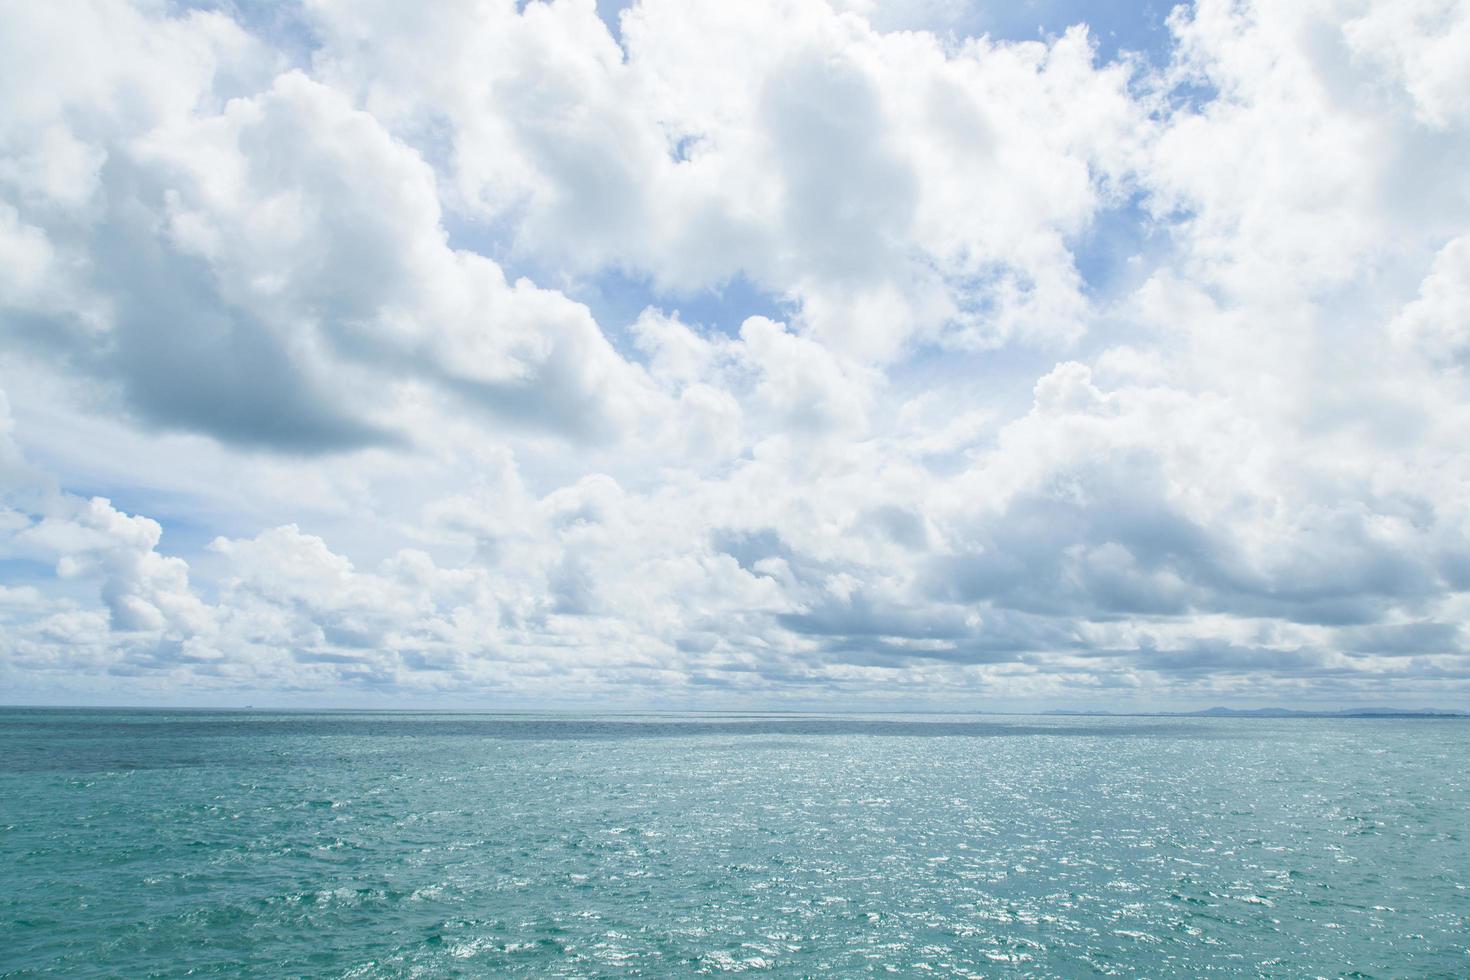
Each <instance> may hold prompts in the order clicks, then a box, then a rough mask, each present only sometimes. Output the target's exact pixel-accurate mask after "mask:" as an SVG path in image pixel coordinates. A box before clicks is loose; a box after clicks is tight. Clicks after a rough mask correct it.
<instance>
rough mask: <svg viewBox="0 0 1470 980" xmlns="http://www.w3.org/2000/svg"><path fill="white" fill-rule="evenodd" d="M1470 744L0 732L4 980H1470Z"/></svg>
mask: <svg viewBox="0 0 1470 980" xmlns="http://www.w3.org/2000/svg"><path fill="white" fill-rule="evenodd" d="M1467 764H1470V722H1466V721H1449V720H1397V719H1385V720H1319V719H1311V720H1302V719H1285V720H1274V721H1264V720H1237V719H1182V720H1163V719H1158V720H1154V719H1097V718H1025V719H1021V718H1017V719H996V718H969V719H966V718H945V719H936V718H917V717H904V718H862V719H858V718H848V717H843V718H819V717H802V718H794V717H750V716H721V717H712V716H697V717H685V718H657V719H650V718H637V719H633V718H600V719H599V718H570V717H533V716H504V715H499V716H496V715H367V714H313V715H306V714H231V713H182V712H180V713H170V712H83V711H51V710H45V711H43V710H13V709H6V710H4V711H0V975H4V976H24V975H30V974H38V973H53V972H54V973H58V974H65V975H77V976H102V975H106V976H129V977H142V976H147V975H156V976H180V975H184V974H185V973H191V972H192V973H194V974H217V975H241V974H248V975H259V976H502V975H534V976H624V975H626V976H636V975H643V976H664V975H672V976H679V975H690V974H699V973H723V972H727V971H770V972H773V973H776V974H780V975H786V976H818V975H825V976H854V975H865V974H871V973H897V974H900V975H905V976H987V977H988V976H1062V977H1076V976H1089V975H1126V976H1258V975H1260V976H1282V977H1305V976H1313V975H1322V976H1338V975H1355V976H1385V977H1387V976H1393V977H1402V976H1446V977H1451V976H1459V977H1463V976H1467V975H1470V844H1467V833H1470V777H1467V775H1466V773H1467Z"/></svg>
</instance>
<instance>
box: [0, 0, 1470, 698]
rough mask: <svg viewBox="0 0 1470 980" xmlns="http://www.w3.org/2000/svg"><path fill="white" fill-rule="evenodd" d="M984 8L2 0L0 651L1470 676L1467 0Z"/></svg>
mask: <svg viewBox="0 0 1470 980" xmlns="http://www.w3.org/2000/svg"><path fill="white" fill-rule="evenodd" d="M962 13H964V10H963V8H962V7H961V6H960V5H952V4H942V3H911V4H903V3H884V2H881V0H873V2H866V3H859V2H839V3H835V4H829V3H826V2H821V0H771V2H764V0H761V2H749V3H738V4H731V3H726V2H715V0H640V2H637V3H634V4H632V5H631V6H627V7H625V8H624V9H622V10H621V13H620V14H619V15H617V16H616V17H612V16H610V15H608V14H607V12H606V11H604V13H603V15H602V16H600V15H599V12H598V10H597V8H596V6H595V5H594V4H593V3H592V2H590V0H587V2H554V3H540V2H531V3H524V4H523V3H516V2H513V0H504V2H490V0H481V2H470V0H464V2H452V3H445V4H441V5H437V6H436V7H435V8H434V11H433V16H425V15H423V14H422V13H419V12H414V11H412V10H411V9H410V8H408V7H405V6H403V5H402V4H397V3H389V2H350V3H349V2H345V0H305V2H302V3H300V4H288V5H269V6H262V7H252V6H250V5H247V4H240V5H220V6H219V7H218V8H215V7H212V6H211V5H207V4H206V5H195V6H194V7H192V8H190V7H185V6H183V5H178V4H171V3H166V2H162V0H146V2H145V0H139V2H137V3H133V4H128V3H124V2H121V0H118V2H105V0H94V2H82V0H56V2H51V3H45V4H33V3H22V2H4V3H0V23H3V24H4V25H5V29H4V30H3V31H0V105H4V106H5V109H6V111H5V112H4V113H0V391H3V399H0V687H3V688H4V689H5V690H7V691H11V692H14V694H15V697H16V698H18V699H22V700H26V699H45V700H53V701H54V700H62V701H65V700H108V699H109V698H110V699H113V700H171V701H211V702H214V701H220V700H228V699H230V698H232V697H235V696H237V695H239V694H241V693H244V692H249V693H251V694H252V695H256V694H259V695H263V696H267V697H271V696H273V697H276V698H278V699H281V700H293V699H295V700H301V701H316V702H330V703H355V702H359V701H363V702H371V701H373V700H375V699H377V700H386V701H393V700H395V699H396V700H397V701H402V702H405V703H406V702H410V701H434V700H435V699H447V700H453V701H455V703H502V704H503V703H543V704H544V703H572V702H589V701H596V700H599V699H603V700H608V701H610V702H614V703H619V704H629V705H634V704H655V703H658V704H680V705H682V704H689V705H695V704H708V705H737V704H763V705H772V706H776V705H781V704H809V703H829V704H836V705H846V706H861V705H886V704H926V705H933V706H940V705H965V706H1040V705H1067V706H1073V705H1098V706H1146V705H1160V706H1173V705H1185V704H1197V703H1202V702H1206V701H1209V702H1213V701H1219V700H1226V699H1234V700H1240V701H1244V700H1254V701H1273V702H1280V701H1292V702H1300V701H1318V702H1323V703H1327V702H1330V703H1333V704H1340V703H1353V702H1363V701H1369V702H1383V703H1388V702H1393V703H1409V702H1415V703H1419V702H1423V703H1437V704H1443V705H1458V706H1465V705H1466V704H1467V703H1470V702H1467V699H1470V635H1467V628H1466V625H1465V624H1466V623H1467V613H1470V599H1467V590H1470V453H1467V452H1466V449H1465V446H1466V445H1467V443H1470V400H1467V398H1470V376H1467V369H1470V5H1467V4H1465V3H1463V2H1446V0H1411V2H1405V0H1398V2H1394V3H1380V4H1372V3H1365V2H1353V3H1333V2H1327V0H1312V2H1307V3H1274V4H1272V3H1262V4H1244V5H1242V4H1238V3H1225V2H1215V0H1201V2H1199V3H1197V4H1195V5H1193V6H1185V7H1180V8H1178V9H1176V10H1175V11H1174V12H1173V13H1172V14H1171V15H1170V16H1169V17H1168V19H1167V22H1166V23H1165V22H1160V23H1159V24H1158V25H1157V30H1158V35H1159V39H1160V40H1159V44H1158V47H1157V50H1153V51H1147V52H1139V53H1127V52H1123V53H1119V54H1117V55H1116V56H1112V57H1104V56H1103V54H1102V53H1101V51H1100V48H1099V46H1098V39H1099V38H1100V37H1103V36H1106V35H1107V34H1108V33H1109V29H1110V25H1109V24H1106V23H1099V24H1092V25H1082V24H1078V25H1074V26H1071V27H1066V28H1065V29H1061V28H1060V27H1059V29H1057V30H1056V31H1055V32H1054V33H1049V34H1046V35H1044V36H1043V37H1042V38H1041V39H1039V40H1025V39H1007V38H1004V37H992V36H989V35H984V36H979V37H969V36H965V35H964V33H963V30H962V28H961V27H959V26H957V25H963V24H964V23H965V22H966V21H965V18H964V17H963V16H961V14H962ZM604 17H607V18H608V19H604Z"/></svg>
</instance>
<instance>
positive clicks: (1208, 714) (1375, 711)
mask: <svg viewBox="0 0 1470 980" xmlns="http://www.w3.org/2000/svg"><path fill="white" fill-rule="evenodd" d="M1041 713H1042V714H1044V715H1079V716H1085V717H1093V716H1098V715H1112V716H1115V717H1122V718H1470V712H1464V711H1445V710H1442V709H1439V708H1344V709H1342V710H1340V711H1306V710H1302V709H1300V708H1220V707H1215V708H1204V709H1203V710H1200V711H1106V710H1094V711H1067V710H1056V711H1043V712H1041Z"/></svg>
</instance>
